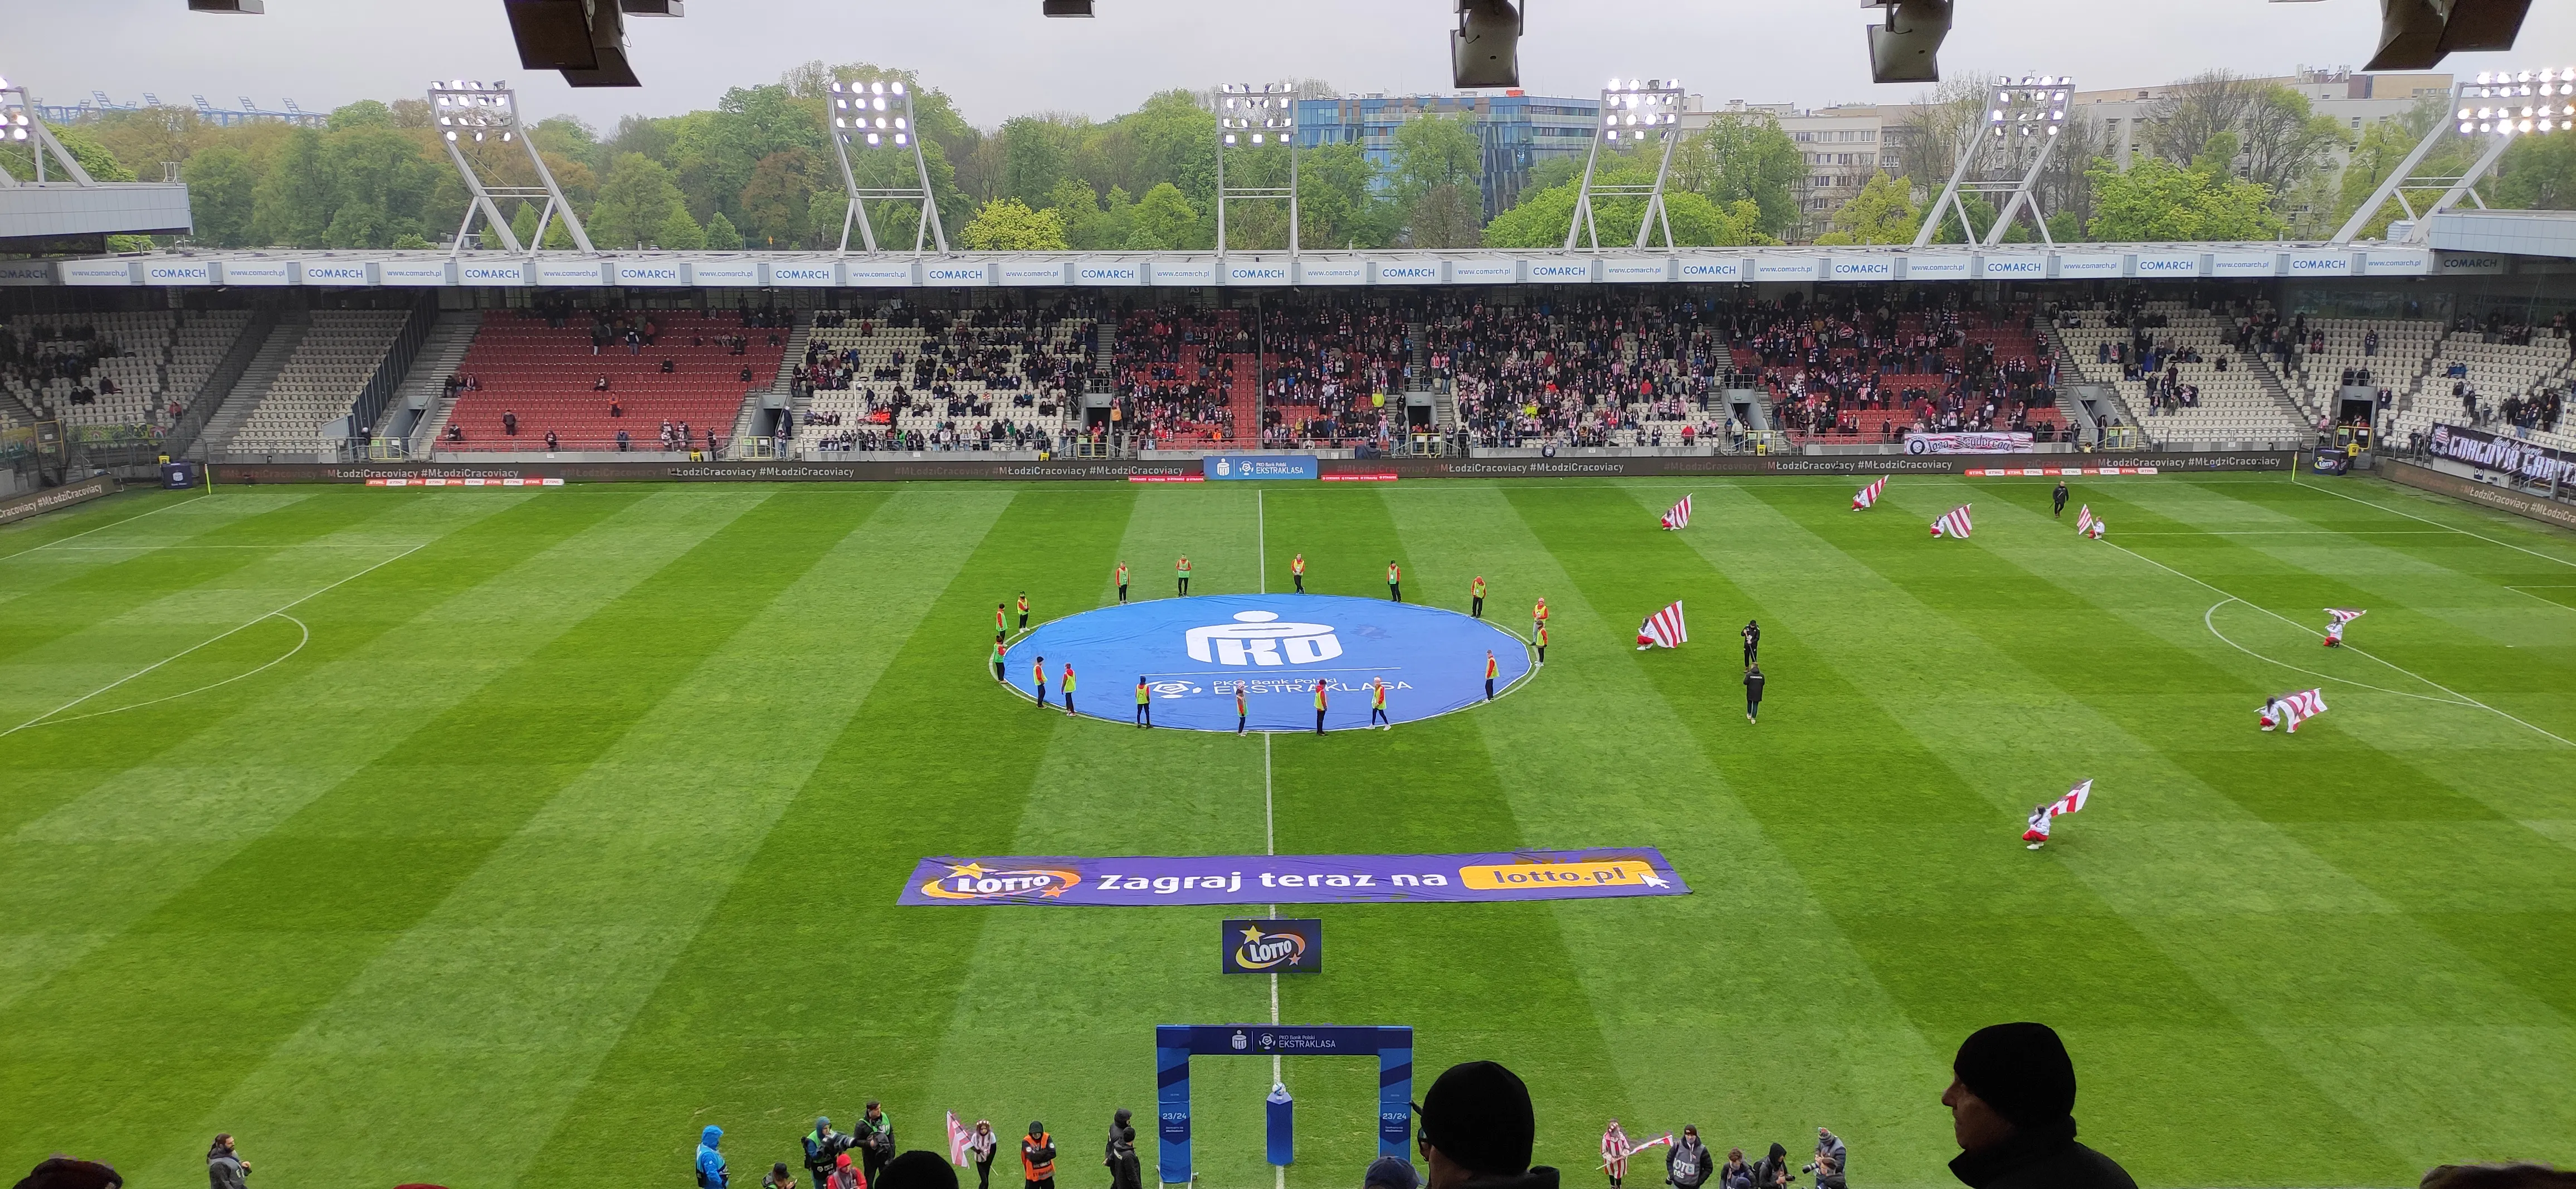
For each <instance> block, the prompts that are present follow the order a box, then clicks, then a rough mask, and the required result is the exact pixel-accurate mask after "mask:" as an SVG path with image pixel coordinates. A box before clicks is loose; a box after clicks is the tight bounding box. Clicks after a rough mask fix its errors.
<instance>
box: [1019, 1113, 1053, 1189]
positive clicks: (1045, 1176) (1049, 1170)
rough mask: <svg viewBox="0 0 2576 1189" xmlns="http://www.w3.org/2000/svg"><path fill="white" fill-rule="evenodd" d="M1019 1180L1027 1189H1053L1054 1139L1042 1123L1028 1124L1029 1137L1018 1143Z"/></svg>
mask: <svg viewBox="0 0 2576 1189" xmlns="http://www.w3.org/2000/svg"><path fill="white" fill-rule="evenodd" d="M1020 1178H1021V1180H1022V1181H1024V1182H1025V1183H1026V1184H1027V1185H1028V1189H1055V1137H1054V1136H1051V1135H1048V1134H1047V1129H1046V1124H1044V1123H1039V1122H1032V1123H1030V1124H1029V1137H1028V1138H1027V1139H1024V1140H1021V1141H1020Z"/></svg>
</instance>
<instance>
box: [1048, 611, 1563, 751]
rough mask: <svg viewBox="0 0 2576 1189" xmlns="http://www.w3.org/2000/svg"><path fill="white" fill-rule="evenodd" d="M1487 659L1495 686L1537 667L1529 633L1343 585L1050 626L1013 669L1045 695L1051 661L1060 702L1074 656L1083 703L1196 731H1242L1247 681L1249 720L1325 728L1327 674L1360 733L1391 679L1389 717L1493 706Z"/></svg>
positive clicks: (1329, 693)
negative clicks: (1526, 639) (1041, 673)
mask: <svg viewBox="0 0 2576 1189" xmlns="http://www.w3.org/2000/svg"><path fill="white" fill-rule="evenodd" d="M1146 582H1147V583H1148V589H1151V584H1152V582H1153V580H1152V579H1151V578H1147V579H1146ZM1162 589H1163V590H1165V591H1169V590H1171V589H1172V588H1171V587H1169V586H1165V587H1163V588H1162ZM1488 657H1491V658H1492V661H1493V666H1494V675H1493V677H1492V679H1491V680H1492V688H1493V692H1494V693H1495V694H1497V695H1500V694H1503V693H1507V692H1509V691H1510V689H1511V687H1512V684H1513V683H1514V682H1517V681H1520V680H1522V679H1524V678H1526V677H1528V676H1529V675H1530V672H1531V670H1532V664H1531V658H1530V653H1529V649H1528V648H1527V646H1525V645H1523V644H1522V642H1521V638H1520V637H1518V636H1515V635H1513V634H1511V633H1510V632H1506V631H1504V630H1502V629H1501V628H1499V627H1496V626H1494V625H1493V623H1492V622H1490V621H1488V620H1482V619H1470V618H1468V617H1467V616H1464V615H1461V614H1459V613H1457V612H1455V611H1446V610H1442V609H1440V608H1438V607H1424V606H1419V605H1416V604H1412V603H1398V602H1394V601H1392V600H1388V599H1360V598H1350V597H1346V596H1342V595H1298V594H1288V595H1275V594H1274V595H1200V596H1197V597H1194V598H1186V599H1182V598H1170V599H1149V600H1147V601H1145V602H1141V603H1129V604H1126V605H1124V606H1117V607H1102V608H1100V609H1099V610H1096V611H1085V612H1082V613H1081V614H1078V615H1070V616H1067V617H1065V618H1063V619H1058V620H1053V621H1050V622H1048V623H1044V624H1041V625H1039V626H1037V627H1035V628H1032V629H1030V630H1029V633H1028V634H1027V635H1025V636H1022V637H1020V638H1019V639H1017V640H1014V641H1012V642H1011V646H1010V648H1009V650H1008V651H1006V652H1005V653H1004V654H1003V670H1002V675H1003V677H1004V678H1005V679H1007V680H1008V681H1009V683H1010V686H1011V688H1013V689H1015V690H1018V691H1019V692H1020V694H1021V695H1022V696H1024V697H1038V696H1040V694H1041V691H1040V690H1039V689H1038V688H1037V687H1038V683H1039V681H1040V680H1041V679H1040V678H1039V677H1038V676H1037V673H1038V666H1039V661H1040V659H1041V658H1043V659H1044V661H1045V671H1046V676H1045V677H1044V678H1043V680H1044V681H1045V682H1046V685H1047V688H1046V689H1045V690H1044V691H1043V695H1044V696H1045V697H1046V699H1047V700H1048V701H1049V702H1050V703H1051V704H1052V705H1054V706H1056V707H1057V708H1059V709H1062V708H1063V707H1064V702H1065V689H1064V670H1065V667H1066V666H1068V665H1069V666H1072V668H1073V672H1074V677H1075V690H1074V693H1073V707H1072V709H1073V710H1074V711H1075V712H1076V713H1078V714H1081V715H1083V716H1085V717H1088V718H1098V719H1106V720H1108V721H1110V722H1114V723H1120V724H1128V723H1137V722H1141V721H1150V722H1151V723H1152V724H1153V725H1154V726H1156V727H1160V728H1165V729H1172V728H1178V729H1181V730H1191V731H1231V730H1234V729H1235V724H1236V721H1237V717H1238V716H1237V713H1236V702H1237V698H1236V691H1237V689H1238V688H1240V689H1241V691H1242V697H1241V704H1242V713H1241V715H1240V717H1241V719H1242V721H1243V725H1244V727H1245V728H1246V729H1248V730H1254V731H1265V732H1267V731H1311V730H1314V729H1315V699H1316V697H1317V691H1316V686H1317V685H1318V684H1320V685H1321V686H1322V687H1323V689H1322V695H1321V696H1322V697H1323V700H1324V728H1325V729H1326V730H1328V731H1351V730H1360V729H1363V728H1366V727H1367V726H1369V725H1370V724H1371V722H1372V720H1373V719H1375V716H1373V715H1372V714H1370V710H1371V709H1372V706H1371V702H1372V700H1373V699H1374V698H1375V696H1376V694H1377V683H1379V682H1381V681H1382V682H1384V683H1385V696H1386V715H1385V718H1384V719H1383V720H1378V721H1382V722H1384V723H1386V724H1387V725H1401V724H1404V723H1409V722H1416V721H1419V720H1421V719H1426V718H1430V717H1432V716H1434V715H1440V714H1447V713H1449V712H1451V711H1454V710H1464V709H1467V708H1468V707H1471V706H1474V705H1477V704H1479V703H1481V702H1483V701H1484V700H1485V692H1486V682H1487V678H1486V675H1485V664H1486V660H1487V658H1488ZM1139 682H1141V683H1143V686H1144V701H1143V703H1142V705H1143V711H1144V712H1143V713H1142V714H1140V713H1138V708H1139V703H1138V700H1137V694H1136V690H1137V685H1138V683H1139Z"/></svg>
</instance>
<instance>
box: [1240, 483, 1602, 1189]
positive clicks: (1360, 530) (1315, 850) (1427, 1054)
mask: <svg viewBox="0 0 2576 1189" xmlns="http://www.w3.org/2000/svg"><path fill="white" fill-rule="evenodd" d="M1267 498H1268V506H1269V533H1268V536H1269V548H1270V552H1271V559H1272V560H1271V572H1272V573H1274V574H1284V573H1285V571H1286V570H1287V559H1288V558H1289V557H1290V556H1292V555H1293V554H1294V553H1296V552H1298V551H1300V550H1302V551H1303V552H1304V553H1305V555H1306V561H1307V572H1306V573H1307V578H1306V589H1307V590H1308V591H1309V592H1313V593H1321V594H1342V595H1355V596H1359V597H1363V598H1385V597H1386V593H1387V592H1386V563H1387V562H1388V560H1390V559H1393V560H1394V561H1395V562H1397V564H1399V565H1401V566H1402V567H1404V571H1405V584H1404V594H1405V598H1406V600H1407V601H1408V602H1417V603H1423V602H1427V603H1433V604H1437V605H1447V606H1458V605H1463V604H1464V602H1465V595H1466V591H1467V580H1468V578H1470V577H1472V576H1473V575H1469V574H1456V573H1448V572H1439V571H1436V570H1428V569H1425V568H1424V567H1423V566H1422V565H1420V564H1418V563H1419V560H1420V559H1417V558H1416V557H1414V556H1413V555H1412V554H1411V553H1410V552H1409V551H1408V550H1407V549H1406V548H1405V546H1406V539H1405V535H1404V534H1403V533H1402V532H1400V531H1399V530H1398V528H1397V525H1396V519H1395V516H1394V515H1393V513H1392V512H1391V511H1390V510H1389V508H1388V505H1387V502H1386V500H1385V499H1384V498H1382V497H1381V495H1380V493H1378V492H1376V491H1373V490H1370V489H1368V488H1366V487H1362V488H1359V489H1357V490H1343V489H1338V488H1324V487H1305V488H1294V487H1283V488H1277V489H1273V490H1272V492H1271V493H1270V495H1269V496H1268V497H1267ZM1279 588H1280V587H1276V586H1275V587H1274V589H1279ZM1454 659H1455V661H1456V663H1458V664H1460V665H1462V666H1466V667H1467V668H1469V669H1470V671H1472V672H1479V673H1480V672H1481V671H1482V669H1483V664H1484V658H1483V656H1482V655H1475V656H1459V657H1456V658H1454ZM1339 696H1340V697H1342V698H1354V697H1358V696H1359V695H1357V694H1353V693H1345V694H1341V695H1339ZM1400 697H1401V694H1395V695H1390V699H1391V700H1392V699H1394V698H1400ZM1510 705H1511V702H1510V701H1504V702H1499V703H1497V704H1495V705H1491V706H1478V707H1475V708H1472V709H1469V710H1466V711H1463V712H1460V713H1455V714H1450V715H1445V716H1442V717H1440V718H1435V719H1430V720H1428V721H1423V722H1415V723H1409V724H1406V725H1404V726H1401V727H1398V728H1397V729H1395V730H1392V731H1358V732H1353V731H1342V732H1338V733H1335V734H1332V735H1328V736H1326V737H1324V738H1320V739H1319V738H1316V737H1315V736H1314V735H1312V734H1309V733H1287V734H1281V735H1278V736H1276V737H1275V752H1274V757H1273V764H1274V773H1273V785H1274V794H1275V800H1276V802H1277V819H1278V833H1279V851H1280V853H1282V854H1411V853H1434V854H1437V853H1444V852H1456V851H1487V850H1492V851H1508V850H1515V849H1519V848H1522V847H1544V846H1552V845H1555V843H1556V840H1554V839H1550V838H1545V837H1533V836H1531V835H1530V834H1529V833H1528V832H1527V831H1526V830H1524V829H1523V828H1522V827H1521V825H1520V823H1519V822H1518V821H1517V820H1516V819H1515V817H1514V814H1513V811H1512V804H1511V800H1510V798H1509V796H1508V795H1507V793H1506V791H1505V789H1504V787H1503V782H1502V779H1501V777H1500V774H1499V773H1498V772H1497V771H1496V767H1495V760H1494V757H1493V753H1492V752H1491V750H1490V749H1489V748H1488V746H1487V744H1486V735H1485V732H1484V730H1483V729H1482V727H1481V725H1480V722H1479V720H1480V719H1481V718H1482V717H1484V716H1487V715H1495V714H1499V713H1502V712H1503V711H1504V710H1506V709H1507V708H1508V707H1510ZM1336 713H1337V715H1338V714H1340V713H1346V712H1341V711H1337V712H1336ZM1280 911H1281V912H1282V913H1283V914H1288V915H1299V916H1307V915H1312V916H1319V917H1321V918H1323V920H1324V931H1325V936H1326V941H1327V943H1328V946H1327V948H1328V950H1329V951H1330V956H1329V957H1328V959H1327V960H1328V962H1329V963H1332V964H1336V965H1337V967H1338V968H1339V969H1341V970H1345V971H1352V970H1357V971H1364V972H1365V976H1364V977H1359V978H1349V977H1331V976H1328V977H1326V978H1323V979H1283V980H1282V985H1281V996H1280V998H1281V1010H1282V1014H1283V1018H1285V1019H1288V1020H1307V1021H1330V1022H1336V1023H1344V1022H1347V1023H1379V1022H1384V1023H1411V1024H1415V1025H1417V1026H1418V1027H1419V1028H1420V1029H1421V1030H1420V1031H1419V1032H1417V1033H1416V1035H1415V1039H1414V1045H1415V1048H1414V1066H1415V1070H1416V1075H1417V1077H1419V1078H1421V1079H1423V1080H1422V1081H1418V1082H1417V1083H1416V1085H1417V1086H1422V1085H1427V1084H1428V1080H1429V1079H1430V1078H1433V1077H1437V1076H1438V1074H1439V1071H1440V1070H1442V1069H1445V1068H1447V1067H1448V1066H1450V1065H1452V1064H1454V1063H1456V1062H1459V1061H1467V1060H1475V1059H1479V1058H1492V1059H1496V1060H1501V1061H1504V1062H1506V1063H1507V1064H1509V1065H1511V1066H1512V1067H1513V1069H1515V1070H1516V1071H1518V1072H1519V1073H1520V1074H1521V1075H1522V1077H1523V1078H1524V1079H1526V1080H1527V1081H1528V1082H1529V1084H1530V1090H1531V1093H1532V1095H1533V1096H1534V1097H1535V1098H1536V1099H1537V1101H1538V1103H1539V1117H1540V1118H1541V1119H1542V1120H1544V1121H1545V1122H1544V1123H1543V1125H1542V1127H1541V1131H1540V1141H1539V1142H1540V1144H1541V1149H1540V1150H1541V1151H1542V1152H1543V1153H1546V1154H1547V1155H1549V1156H1552V1157H1557V1158H1559V1159H1560V1160H1561V1161H1563V1162H1567V1163H1574V1164H1575V1167H1577V1168H1581V1167H1585V1166H1586V1165H1588V1164H1589V1163H1591V1162H1590V1161H1583V1162H1580V1163H1576V1162H1575V1157H1576V1156H1579V1154H1580V1153H1581V1151H1583V1150H1584V1147H1585V1144H1586V1140H1587V1136H1586V1134H1585V1133H1586V1124H1585V1123H1583V1122H1577V1120H1589V1119H1590V1118H1591V1117H1592V1116H1593V1115H1595V1114H1597V1113H1599V1112H1600V1111H1602V1110H1604V1109H1613V1108H1615V1107H1617V1106H1618V1105H1620V1104H1622V1103H1623V1095H1624V1093H1625V1087H1624V1085H1623V1083H1622V1081H1621V1079H1620V1077H1619V1074H1618V1070H1617V1067H1616V1065H1615V1063H1614V1062H1613V1061H1612V1059H1611V1055H1610V1048H1609V1045H1608V1043H1607V1041H1606V1040H1605V1038H1604V1037H1603V1036H1602V1033H1601V1029H1600V1026H1599V1022H1598V1021H1597V1020H1596V1019H1595V1017H1594V1015H1593V1013H1592V1010H1591V1001H1590V997H1589V996H1588V995H1587V993H1586V991H1585V988H1584V986H1583V983H1582V981H1581V980H1580V979H1579V978H1577V977H1576V973H1575V972H1576V971H1577V969H1579V967H1580V966H1581V964H1582V963H1584V962H1586V961H1588V960H1590V959H1591V955H1589V954H1585V953H1580V952H1578V951H1576V950H1575V949H1574V948H1573V947H1572V945H1571V944H1570V943H1569V939H1568V938H1567V937H1566V936H1565V935H1564V933H1563V931H1562V929H1561V927H1560V923H1559V920H1558V917H1557V915H1556V912H1555V911H1554V909H1552V908H1551V907H1550V906H1548V905H1545V904H1458V905H1427V904H1351V905H1328V906H1323V907H1319V908H1305V907H1299V906H1296V905H1282V906H1281V908H1280ZM1435 1005H1437V1006H1435ZM1309 1064H1311V1063H1309ZM1296 1068H1297V1069H1298V1071H1299V1076H1309V1077H1313V1076H1319V1075H1323V1074H1324V1073H1325V1071H1322V1070H1316V1071H1312V1072H1309V1071H1306V1070H1305V1068H1304V1066H1303V1065H1298V1066H1297V1067H1296ZM1332 1076H1342V1075H1340V1074H1334V1075H1332ZM1327 1084H1328V1085H1331V1084H1332V1083H1327ZM1291 1088H1292V1089H1294V1085H1293V1084H1292V1087H1291ZM1317 1097H1318V1098H1319V1099H1320V1101H1316V1102H1314V1103H1313V1104H1312V1105H1310V1106H1308V1107H1306V1108H1304V1109H1306V1110H1313V1111H1315V1112H1316V1113H1317V1114H1318V1116H1319V1117H1320V1118H1321V1119H1322V1120H1324V1121H1325V1122H1326V1125H1327V1126H1328V1127H1330V1128H1331V1129H1332V1131H1331V1133H1332V1134H1335V1135H1338V1136H1342V1137H1344V1140H1343V1143H1344V1145H1345V1146H1343V1147H1341V1148H1339V1149H1338V1150H1337V1155H1336V1156H1335V1158H1334V1160H1333V1162H1332V1164H1331V1165H1330V1166H1329V1167H1330V1168H1332V1169H1334V1170H1336V1171H1335V1172H1334V1173H1332V1174H1329V1175H1327V1176H1326V1178H1325V1179H1326V1180H1327V1181H1340V1180H1344V1179H1346V1178H1347V1173H1346V1172H1342V1171H1339V1170H1345V1169H1347V1168H1350V1167H1358V1166H1360V1165H1363V1164H1365V1161H1366V1158H1367V1156H1368V1154H1369V1153H1370V1152H1373V1151H1374V1141H1373V1140H1371V1139H1370V1138H1369V1137H1370V1136H1372V1135H1373V1134H1374V1130H1373V1129H1374V1111H1373V1110H1372V1109H1371V1107H1372V1105H1373V1100H1372V1099H1370V1098H1369V1097H1368V1096H1367V1095H1366V1094H1365V1093H1364V1092H1362V1091H1360V1090H1358V1089H1356V1088H1355V1087H1353V1086H1352V1085H1351V1084H1350V1083H1347V1082H1345V1083H1340V1088H1338V1089H1336V1090H1335V1091H1334V1092H1332V1093H1329V1094H1325V1095H1318V1096H1317ZM1243 1138H1244V1140H1245V1141H1246V1143H1245V1147H1244V1148H1243V1149H1242V1150H1243V1151H1245V1152H1247V1153H1248V1152H1249V1151H1250V1145H1249V1142H1248V1141H1249V1140H1250V1139H1251V1137H1250V1136H1249V1135H1246V1136H1244V1137H1243ZM1588 1138H1589V1140H1590V1141H1591V1143H1592V1144H1593V1145H1594V1146H1595V1147H1597V1141H1598V1132H1597V1130H1595V1131H1593V1132H1592V1133H1591V1134H1590V1136H1589V1137H1588Z"/></svg>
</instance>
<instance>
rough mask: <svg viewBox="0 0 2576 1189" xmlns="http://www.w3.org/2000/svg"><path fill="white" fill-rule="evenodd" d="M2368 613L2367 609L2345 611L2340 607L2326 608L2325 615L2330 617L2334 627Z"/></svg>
mask: <svg viewBox="0 0 2576 1189" xmlns="http://www.w3.org/2000/svg"><path fill="white" fill-rule="evenodd" d="M2368 614H2370V612H2368V611H2347V610H2344V609H2343V608H2341V607H2328V608H2326V617H2327V618H2328V619H2332V620H2333V621H2334V624H2335V626H2336V627H2342V626H2343V625H2345V624H2347V623H2351V622H2352V621H2354V620H2356V619H2359V618H2361V617H2362V616H2364V615H2368Z"/></svg>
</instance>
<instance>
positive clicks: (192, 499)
mask: <svg viewBox="0 0 2576 1189" xmlns="http://www.w3.org/2000/svg"><path fill="white" fill-rule="evenodd" d="M205 498H207V497H205V496H202V495H192V496H189V497H188V498H186V499H184V500H172V501H171V502H169V503H166V504H163V505H161V506H160V507H158V508H154V509H152V510H151V511H149V512H139V513H136V514H135V515H132V516H121V517H118V518H117V519H114V520H111V521H108V522H107V523H105V524H102V525H100V526H98V527H97V528H86V529H82V530H81V531H79V532H76V533H73V534H71V535H70V536H67V537H56V538H54V539H53V540H51V541H47V542H45V543H44V544H42V545H30V546H28V547H27V548H25V549H21V550H19V551H17V552H15V553H5V554H0V561H7V560H9V559H10V558H13V557H24V556H26V555H28V554H30V553H34V552H36V551H37V550H39V549H51V548H53V547H55V546H57V545H60V544H62V543H63V542H65V541H76V540H79V539H80V538H82V537H86V536H88V535H90V534H91V533H94V532H99V531H102V530H105V529H111V528H115V527H116V526H118V525H120V524H132V523H134V522H135V521H137V520H141V519H143V518H144V517H146V516H158V515H160V514H162V513H164V512H167V511H169V510H170V509H172V508H176V507H179V506H180V505H182V504H193V503H196V502H197V501H198V500H202V499H205ZM135 548H138V549H151V548H161V547H160V546H149V545H138V546H135ZM263 618H264V617H263Z"/></svg>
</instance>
